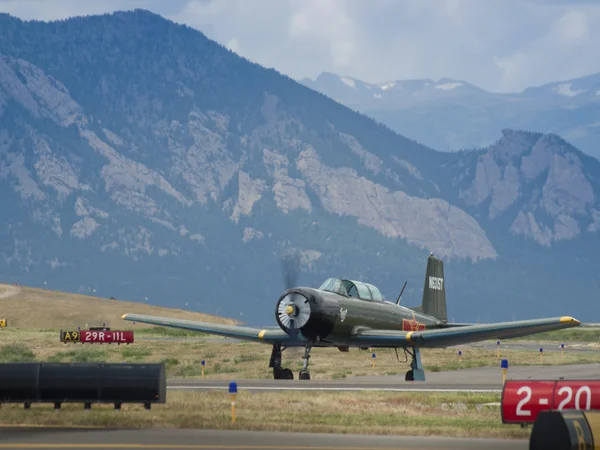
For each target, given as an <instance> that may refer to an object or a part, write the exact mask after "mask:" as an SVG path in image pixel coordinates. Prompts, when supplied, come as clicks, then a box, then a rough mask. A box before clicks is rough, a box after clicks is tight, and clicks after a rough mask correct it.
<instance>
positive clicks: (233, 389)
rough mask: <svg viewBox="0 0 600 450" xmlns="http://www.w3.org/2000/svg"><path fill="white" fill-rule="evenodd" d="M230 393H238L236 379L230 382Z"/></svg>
mask: <svg viewBox="0 0 600 450" xmlns="http://www.w3.org/2000/svg"><path fill="white" fill-rule="evenodd" d="M229 393H230V394H237V383H236V382H235V381H232V382H231V383H229Z"/></svg>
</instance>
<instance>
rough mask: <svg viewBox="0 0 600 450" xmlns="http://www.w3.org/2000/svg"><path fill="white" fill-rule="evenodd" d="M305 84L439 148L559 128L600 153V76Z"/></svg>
mask: <svg viewBox="0 0 600 450" xmlns="http://www.w3.org/2000/svg"><path fill="white" fill-rule="evenodd" d="M301 83H303V84H304V85H306V86H308V87H310V88H311V89H314V90H316V91H319V92H321V93H323V94H325V95H327V96H328V97H331V98H333V99H335V100H336V101H338V102H340V103H342V104H344V105H346V106H348V107H350V108H352V109H354V110H357V111H360V112H362V113H364V114H367V115H368V116H370V117H373V118H375V119H376V120H378V121H380V122H381V123H383V124H385V125H388V126H389V127H390V128H392V129H393V130H395V131H397V132H398V133H401V134H404V135H406V136H409V137H410V138H412V139H415V140H417V141H418V142H422V143H424V144H425V145H428V146H431V147H433V148H437V149H440V150H460V149H465V148H477V147H482V146H488V145H491V144H492V143H493V142H494V141H495V140H496V139H497V136H498V130H501V129H505V128H513V129H527V130H534V131H538V132H544V133H554V134H559V135H561V136H562V137H563V138H565V139H567V140H569V141H570V142H571V143H572V144H574V145H575V146H576V147H578V148H579V149H581V150H582V151H584V152H586V153H587V154H589V155H592V156H594V157H596V158H600V74H596V75H591V76H587V77H583V78H578V79H573V80H567V81H561V82H556V83H550V84H547V85H544V86H539V87H531V88H528V89H526V90H525V91H524V92H522V93H514V94H496V93H491V92H487V91H485V90H483V89H480V88H478V87H476V86H473V85H472V84H469V83H467V82H465V81H461V80H451V79H445V78H444V79H441V80H439V81H437V82H436V81H433V80H405V81H391V82H384V83H374V84H369V83H364V82H362V81H359V80H355V79H352V78H347V77H339V76H337V75H334V74H331V73H322V74H320V75H319V76H318V77H317V78H316V80H310V79H303V80H301Z"/></svg>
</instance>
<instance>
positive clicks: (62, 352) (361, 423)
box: [0, 285, 600, 438]
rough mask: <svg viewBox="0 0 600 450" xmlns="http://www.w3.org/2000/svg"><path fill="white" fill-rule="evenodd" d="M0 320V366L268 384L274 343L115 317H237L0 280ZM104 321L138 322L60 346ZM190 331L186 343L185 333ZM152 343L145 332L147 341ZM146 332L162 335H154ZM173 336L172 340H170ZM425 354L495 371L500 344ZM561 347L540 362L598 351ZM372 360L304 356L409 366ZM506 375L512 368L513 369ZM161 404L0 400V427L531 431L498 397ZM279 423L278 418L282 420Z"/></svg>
mask: <svg viewBox="0 0 600 450" xmlns="http://www.w3.org/2000/svg"><path fill="white" fill-rule="evenodd" d="M0 304H1V305H2V306H3V311H4V313H3V314H2V318H4V317H6V318H8V320H9V327H8V328H5V329H1V330H0V362H17V361H56V362H59V361H63V362H94V361H106V362H123V361H132V362H164V363H165V365H166V368H167V373H168V376H169V377H199V376H201V374H202V365H201V361H202V360H205V361H206V366H205V371H204V372H205V373H204V376H205V378H208V379H227V380H231V379H234V380H241V379H270V378H272V371H271V369H269V368H268V367H267V366H268V361H269V357H270V353H271V348H270V347H269V346H268V345H264V344H260V343H249V342H241V343H232V342H229V341H226V340H222V341H220V340H219V339H217V340H214V336H211V339H210V340H208V339H203V338H204V337H205V336H206V335H205V334H202V333H194V332H190V331H186V330H177V329H170V328H164V327H154V326H148V325H144V324H135V325H134V324H132V323H131V322H126V321H122V320H121V319H120V316H121V315H122V314H123V313H128V312H135V313H140V314H148V315H163V316H169V317H178V318H186V319H191V320H200V321H209V322H210V321H212V322H218V323H233V321H229V320H228V319H223V318H219V317H215V316H208V315H204V314H200V313H192V312H186V311H181V310H171V309H166V308H159V307H154V306H150V305H143V304H141V303H133V302H121V301H116V300H106V299H99V298H94V297H88V296H83V295H76V294H64V293H57V292H51V291H44V290H41V289H32V288H22V287H13V286H6V285H5V286H3V285H0ZM86 323H87V324H89V325H100V324H102V323H107V324H108V325H110V326H111V328H113V329H134V330H135V336H136V342H135V343H134V344H133V345H130V346H126V345H120V346H119V345H102V346H100V345H89V344H85V345H82V344H62V343H60V341H59V331H60V329H61V328H62V329H75V328H76V327H77V326H78V325H79V326H82V328H83V327H85V324H86ZM190 337H193V338H197V339H190V340H188V341H186V340H185V339H186V338H190ZM594 337H600V331H596V330H593V329H585V330H584V329H583V328H581V329H576V330H566V331H561V332H553V333H543V334H540V335H537V336H532V337H529V338H528V339H529V340H532V339H533V340H538V341H549V342H553V341H556V342H565V343H568V342H574V341H585V342H593V341H594V340H595V338H594ZM144 338H149V339H144ZM151 338H167V339H164V340H153V339H151ZM173 339H176V340H177V341H174V340H173ZM510 342H511V341H506V342H503V343H502V347H501V357H502V358H507V359H508V360H509V363H510V365H511V366H515V365H539V364H540V362H539V354H538V352H537V351H522V350H513V349H511V347H510ZM458 349H459V348H449V349H431V350H429V349H426V350H423V351H422V361H423V364H424V366H425V369H426V370H427V371H431V372H438V371H445V370H453V369H459V368H468V367H481V366H496V367H497V366H499V359H498V358H497V356H496V349H495V348H493V349H483V348H470V347H461V348H460V349H461V350H462V355H463V356H462V360H458V356H457V351H458ZM569 350H570V348H569V345H566V349H565V355H564V359H563V358H562V357H561V354H560V352H547V353H545V354H544V365H556V364H574V363H592V362H595V363H598V362H600V355H598V354H596V352H589V353H575V352H570V351H569ZM374 351H375V353H376V355H377V358H376V366H375V368H373V367H372V358H371V351H360V350H356V349H351V351H350V352H349V353H344V352H340V351H338V350H337V349H335V348H333V349H320V348H316V349H314V350H313V352H312V354H311V360H310V362H311V378H312V379H315V380H331V379H344V378H348V377H354V376H364V375H404V373H405V372H406V371H407V370H408V362H404V359H403V355H402V353H400V357H401V359H400V361H401V362H398V361H397V360H396V356H395V354H394V353H393V351H390V350H383V349H374ZM302 353H303V351H302V349H288V350H286V351H285V352H284V354H283V365H284V367H290V368H292V369H293V370H294V372H296V375H297V372H298V371H299V370H300V368H301V366H302V359H301V358H302ZM509 374H510V372H509ZM167 398H168V403H167V404H166V405H155V406H154V407H153V409H152V411H145V410H144V409H143V408H142V407H141V406H139V405H124V406H123V410H124V411H126V413H121V414H119V413H115V412H114V411H112V408H111V407H110V406H106V405H105V406H99V405H94V407H93V410H92V411H91V412H90V413H86V414H81V410H82V409H83V407H82V405H78V404H75V405H63V410H62V411H61V413H60V414H54V413H53V412H52V406H51V405H33V407H32V409H31V410H30V411H24V410H23V407H22V405H12V404H6V405H2V415H1V416H0V417H1V418H0V423H3V424H16V423H19V424H45V425H94V426H104V427H134V428H137V427H174V428H186V427H194V428H198V427H202V428H231V429H236V428H237V429H246V430H273V431H312V432H342V433H344V432H352V433H357V432H359V433H365V434H423V435H428V434H435V435H446V436H465V437H476V436H477V437H500V438H515V437H519V438H527V436H528V434H529V431H528V430H522V429H520V428H519V427H513V426H508V425H503V424H502V423H501V420H500V415H499V411H498V407H497V406H484V404H485V403H495V402H499V395H496V394H465V393H453V394H435V393H385V392H322V393H319V395H306V393H302V392H295V391H291V392H288V391H286V392H284V393H279V392H278V393H268V392H260V393H250V392H246V391H242V392H240V393H239V394H238V397H237V405H238V412H237V422H236V423H235V424H232V423H231V420H230V398H229V396H228V395H227V394H226V393H224V392H220V391H216V392H192V391H171V390H170V391H169V392H168V394H167ZM282 418H285V420H282Z"/></svg>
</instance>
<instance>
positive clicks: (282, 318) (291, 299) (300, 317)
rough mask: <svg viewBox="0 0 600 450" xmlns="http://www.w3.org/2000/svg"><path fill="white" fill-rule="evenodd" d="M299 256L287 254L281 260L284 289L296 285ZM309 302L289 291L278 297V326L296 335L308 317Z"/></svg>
mask: <svg viewBox="0 0 600 450" xmlns="http://www.w3.org/2000/svg"><path fill="white" fill-rule="evenodd" d="M299 265H300V258H299V255H297V254H288V255H286V256H285V257H284V258H283V259H282V261H281V268H282V272H283V280H284V283H285V289H286V291H287V290H289V289H292V288H294V287H296V280H297V275H298V271H299ZM310 312H311V309H310V304H309V303H308V300H307V299H306V297H304V296H303V295H302V294H299V293H296V292H290V293H288V294H286V295H285V296H283V297H282V298H280V299H279V302H278V303H277V308H276V317H277V322H278V323H279V326H280V327H281V328H282V329H283V330H284V331H285V332H286V333H288V334H290V335H296V334H298V332H299V331H300V328H302V327H303V326H304V325H306V323H307V322H308V319H309V318H310Z"/></svg>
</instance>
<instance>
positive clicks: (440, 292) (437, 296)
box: [419, 254, 448, 322]
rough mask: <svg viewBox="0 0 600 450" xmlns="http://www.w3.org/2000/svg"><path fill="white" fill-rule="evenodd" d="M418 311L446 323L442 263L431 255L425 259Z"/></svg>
mask: <svg viewBox="0 0 600 450" xmlns="http://www.w3.org/2000/svg"><path fill="white" fill-rule="evenodd" d="M419 310H420V311H421V312H423V313H425V314H429V315H430V316H433V317H435V318H436V319H439V320H441V321H443V322H447V321H448V314H447V311H446V286H445V284H444V263H443V262H442V260H441V259H438V258H436V257H435V256H433V254H431V255H429V258H427V271H426V272H425V286H424V287H423V304H422V305H421V307H420V308H419Z"/></svg>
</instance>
